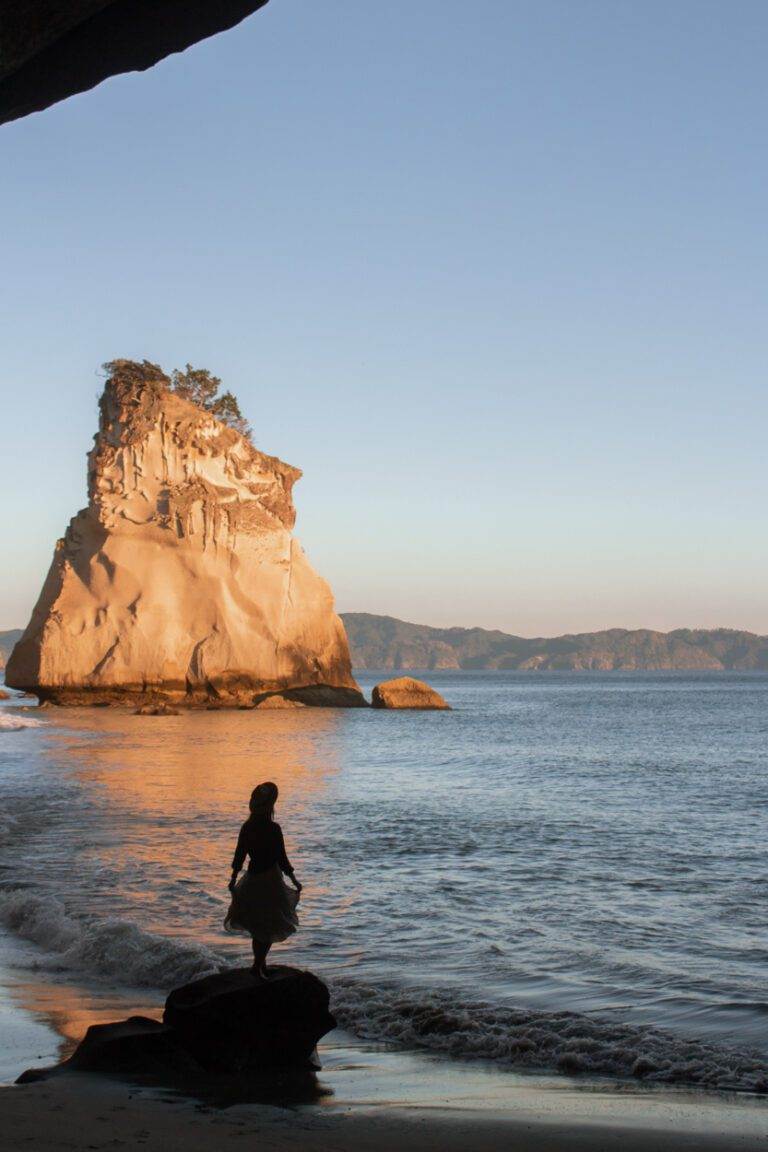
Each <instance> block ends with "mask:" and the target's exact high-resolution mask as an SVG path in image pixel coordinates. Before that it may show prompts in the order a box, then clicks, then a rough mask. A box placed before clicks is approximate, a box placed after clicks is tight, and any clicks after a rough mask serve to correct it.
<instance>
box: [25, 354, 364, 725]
mask: <svg viewBox="0 0 768 1152" xmlns="http://www.w3.org/2000/svg"><path fill="white" fill-rule="evenodd" d="M100 411H101V416H100V423H99V431H98V433H97V435H96V437H95V443H94V447H93V449H92V450H91V452H90V454H89V458H88V459H89V469H88V489H89V502H88V507H87V508H85V509H84V510H83V511H81V512H79V513H78V514H77V516H75V517H74V519H73V520H72V521H71V522H70V525H69V527H68V529H67V532H66V535H65V536H64V538H63V540H60V541H59V542H58V544H57V545H56V550H55V554H54V558H53V563H52V565H51V568H50V571H49V573H48V577H47V579H46V581H45V584H44V587H43V590H42V592H41V595H40V598H39V600H38V603H37V605H36V607H35V609H34V611H33V613H32V618H31V620H30V623H29V625H28V626H27V629H26V631H25V632H24V635H23V636H22V638H21V640H20V641H19V642H18V644H17V645H16V647H15V648H14V651H13V653H12V655H11V658H10V660H9V661H8V666H7V669H6V682H7V683H8V684H9V685H10V686H11V687H15V688H22V689H25V690H29V691H33V692H34V693H36V694H37V695H38V696H40V698H41V699H43V700H46V699H47V700H51V701H53V702H54V703H79V704H93V703H104V702H107V703H115V702H121V701H123V702H125V703H126V704H133V705H134V706H136V705H137V704H142V703H154V702H158V701H160V700H166V701H171V702H174V703H186V704H192V705H195V704H197V705H206V704H210V703H211V702H214V703H217V704H219V705H237V706H243V705H251V704H253V703H255V702H256V701H258V700H259V699H263V698H264V696H265V694H270V693H280V692H284V691H287V692H290V693H291V696H292V698H294V699H298V700H300V701H302V700H303V701H304V702H306V703H314V704H341V705H345V706H349V705H364V704H365V700H364V698H363V696H362V694H361V693H360V691H359V689H358V687H357V684H356V683H355V681H354V679H353V677H352V672H351V666H350V659H349V649H348V646H347V639H346V635H345V632H344V627H343V625H342V623H341V621H340V620H339V618H338V616H336V615H335V613H334V610H333V597H332V594H331V590H330V588H329V587H328V585H327V584H326V583H325V581H324V580H322V579H321V578H320V577H319V576H318V575H317V574H316V573H315V572H314V571H313V569H312V568H311V567H310V565H309V563H308V561H307V559H306V557H305V556H304V553H303V551H302V549H301V547H300V546H299V544H298V543H297V541H296V540H295V539H294V538H293V537H292V535H291V529H292V527H293V523H294V519H295V513H294V508H293V501H292V498H291V490H292V488H293V485H294V483H295V482H296V480H297V479H298V478H299V477H300V475H301V473H300V471H299V470H298V469H297V468H292V467H291V466H290V465H288V464H284V463H283V462H282V461H281V460H278V459H277V458H276V457H274V456H266V455H265V454H264V453H262V452H259V451H257V449H256V448H254V447H253V445H252V444H251V443H250V442H249V441H248V440H247V439H246V438H244V437H243V436H241V435H240V434H239V433H238V432H236V431H234V430H233V429H231V428H228V427H226V426H225V425H224V424H222V423H220V422H219V421H218V420H216V419H215V418H214V417H213V416H212V415H211V414H210V413H209V412H206V411H204V410H203V409H201V408H198V407H196V406H195V405H194V404H192V403H190V402H189V401H188V400H185V399H182V398H181V397H180V396H177V395H176V394H174V393H173V392H170V391H168V390H166V389H165V388H164V387H163V386H162V385H161V384H157V383H155V382H152V383H147V382H140V383H136V382H135V381H129V382H126V381H125V380H123V379H122V378H120V377H112V378H110V379H109V380H108V381H107V384H106V387H105V390H104V394H103V396H102V398H101V401H100Z"/></svg>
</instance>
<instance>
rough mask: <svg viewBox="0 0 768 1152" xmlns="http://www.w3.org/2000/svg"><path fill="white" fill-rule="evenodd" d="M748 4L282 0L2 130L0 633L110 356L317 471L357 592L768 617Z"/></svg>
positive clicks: (613, 616)
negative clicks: (205, 379) (205, 401)
mask: <svg viewBox="0 0 768 1152" xmlns="http://www.w3.org/2000/svg"><path fill="white" fill-rule="evenodd" d="M767 50H768V5H767V4H765V3H764V2H763V0H759V2H755V3H752V2H749V0H739V2H737V3H735V4H734V3H729V2H727V0H719V2H717V3H713V2H710V0H691V2H686V0H672V2H671V3H670V2H669V0H633V2H632V3H626V2H623V0H526V2H517V0H478V2H477V3H474V4H468V3H466V0H418V2H417V3H414V2H413V0H388V2H387V3H380V2H377V3H373V2H371V3H368V2H362V3H361V2H360V0H323V3H318V0H271V2H270V3H269V5H268V6H267V7H266V8H265V9H264V10H263V11H261V12H259V13H257V14H256V15H255V16H253V17H252V18H251V19H249V20H248V21H246V22H245V23H244V24H242V25H241V26H240V27H239V28H237V29H235V30H234V31H232V32H229V33H226V34H225V35H223V36H219V37H216V38H214V39H212V40H208V41H206V42H205V43H203V44H201V45H198V46H196V47H195V48H193V49H191V50H190V51H188V52H186V53H184V54H183V55H180V56H175V57H173V58H172V59H169V60H167V61H165V62H164V63H162V64H160V65H159V66H158V67H157V68H155V69H154V70H153V71H151V72H148V73H144V74H141V75H132V76H125V77H119V78H116V79H113V80H111V81H109V82H107V83H106V84H103V85H102V86H101V87H99V88H97V89H95V90H94V91H92V92H90V93H87V94H84V95H82V96H78V97H76V98H74V99H72V100H70V101H67V102H65V103H64V104H60V105H58V106H57V107H55V108H52V109H50V110H48V111H47V112H44V113H42V114H40V115H37V116H33V117H31V118H29V119H27V120H23V121H21V122H18V123H15V124H11V125H8V126H6V127H3V128H0V164H1V165H2V181H0V220H2V239H1V240H0V246H1V253H0V255H1V263H2V275H1V276H0V296H1V297H2V298H1V299H0V334H1V336H2V346H3V350H4V351H3V357H2V363H1V365H0V382H1V385H0V386H1V388H2V406H1V407H0V412H2V417H1V419H2V438H1V440H0V495H1V497H2V499H0V539H2V542H3V560H2V570H1V575H0V627H11V626H15V625H23V624H24V623H26V619H27V616H28V613H29V610H30V608H31V605H32V603H33V601H34V599H35V597H36V595H37V592H38V589H39V587H40V584H41V582H42V579H43V577H44V574H45V571H46V569H47V566H48V563H49V560H50V556H51V551H52V547H53V544H54V541H55V539H56V538H57V537H58V536H60V535H61V534H62V533H63V531H64V528H65V527H66V524H67V521H68V519H69V517H70V516H71V515H72V514H74V512H75V511H76V510H77V509H78V508H80V507H82V505H83V503H84V501H85V453H86V451H87V449H88V447H89V446H90V440H91V436H92V434H93V432H94V430H95V424H96V405H95V398H96V393H97V391H98V390H99V388H100V384H101V381H100V379H99V377H98V375H97V369H98V366H99V364H100V363H101V362H102V361H103V360H106V359H109V358H113V357H118V356H125V357H134V358H142V357H147V358H149V359H151V360H155V361H159V362H160V363H161V364H163V365H164V366H165V367H166V368H167V369H170V368H172V367H174V366H175V365H183V364H184V363H185V362H186V361H190V362H191V363H192V364H194V365H196V366H206V367H209V368H211V369H212V370H214V371H215V372H216V373H218V374H219V375H221V376H222V377H223V378H224V381H225V383H226V385H227V386H229V387H231V388H232V389H233V391H235V393H236V394H237V395H238V396H239V397H240V400H241V402H242V406H243V408H244V409H245V411H246V413H247V415H248V416H249V418H250V420H251V423H252V424H253V427H254V430H255V435H256V442H257V444H258V446H259V447H261V448H263V449H264V450H265V451H267V452H272V453H276V454H278V455H280V456H282V457H283V458H284V459H286V460H288V461H290V462H291V463H293V464H297V465H299V466H300V467H301V468H303V470H304V473H305V475H304V479H303V480H302V481H301V483H300V484H299V486H298V487H297V489H296V497H297V506H298V523H297V534H298V536H299V538H300V539H301V541H302V543H303V544H304V546H305V548H306V549H307V551H308V553H309V556H310V559H311V560H312V562H313V563H314V564H315V566H316V567H317V568H318V569H319V570H320V571H321V572H322V573H323V575H325V576H326V577H327V578H328V579H329V580H330V581H331V584H332V586H333V588H334V590H335V592H336V595H337V602H338V606H339V608H340V609H341V610H363V611H371V612H386V613H391V614H393V615H397V616H401V617H404V618H406V619H410V620H415V621H418V622H423V623H432V624H438V625H444V624H463V625H472V624H480V625H484V626H491V627H494V626H495V627H500V628H504V629H506V630H510V631H514V632H518V633H522V634H528V635H532V634H554V633H559V632H563V631H579V630H591V629H596V628H602V627H611V626H624V627H640V626H648V627H656V628H664V629H666V628H672V627H677V626H690V627H695V626H702V627H708V626H716V625H726V626H731V627H744V628H750V629H753V630H756V631H762V632H768V596H767V593H768V579H767V577H768V532H767V531H766V507H767V506H768V467H766V430H767V427H768V424H767V418H768V398H767V397H768V392H767V391H766V365H767V363H768V355H767V353H768V317H767V316H766V305H767V303H768V301H767V295H766V287H767V286H766V277H767V276H768V209H767V208H766V197H767V194H768V156H767V151H766V150H767V148H768V145H767V143H766V124H767V123H768V71H767V70H766V52H767Z"/></svg>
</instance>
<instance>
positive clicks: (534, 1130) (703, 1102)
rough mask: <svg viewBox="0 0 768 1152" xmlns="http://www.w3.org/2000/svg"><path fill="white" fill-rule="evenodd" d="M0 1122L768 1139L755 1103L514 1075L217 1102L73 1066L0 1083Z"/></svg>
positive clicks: (129, 1136) (190, 1149) (655, 1149)
mask: <svg viewBox="0 0 768 1152" xmlns="http://www.w3.org/2000/svg"><path fill="white" fill-rule="evenodd" d="M370 1087H371V1089H372V1092H371V1096H375V1095H376V1087H377V1084H376V1081H375V1078H374V1080H373V1081H372V1082H371V1084H370ZM379 1087H380V1084H379ZM0 1125H1V1126H2V1131H3V1134H4V1135H3V1148H7V1149H14V1150H15V1149H22V1148H34V1149H35V1152H65V1150H66V1152H72V1150H77V1152H79V1150H81V1149H82V1150H86V1149H88V1150H91V1149H93V1150H97V1149H104V1150H105V1152H106V1150H107V1149H115V1148H120V1147H141V1148H144V1149H146V1150H147V1152H168V1150H169V1149H185V1152H213V1150H227V1149H238V1150H240V1149H242V1148H243V1147H249V1146H250V1145H251V1144H253V1145H256V1146H258V1147H259V1148H263V1149H269V1150H271V1152H272V1150H273V1152H293V1150H295V1149H302V1152H346V1150H349V1152H352V1150H355V1152H357V1150H363V1152H365V1150H369V1152H389V1150H390V1149H394V1148H398V1149H403V1150H405V1149H408V1150H413V1152H427V1150H429V1152H437V1150H438V1149H440V1150H446V1152H460V1150H461V1152H464V1150H467V1149H473V1150H475V1152H486V1150H487V1152H491V1150H493V1152H496V1150H497V1149H502V1148H503V1149H508V1150H509V1152H565V1150H566V1149H583V1150H584V1152H598V1150H600V1152H613V1150H614V1149H615V1150H617V1152H618V1150H619V1149H621V1150H623V1152H660V1150H662V1149H663V1150H665V1152H675V1150H678V1149H679V1150H683V1149H692V1150H693V1149H697V1150H698V1149H701V1150H702V1152H705V1150H706V1152H739V1150H743V1152H751V1150H753V1149H755V1150H756V1149H763V1148H765V1147H766V1141H768V1112H766V1110H765V1108H764V1106H755V1105H753V1104H751V1103H750V1102H740V1103H732V1102H728V1103H723V1102H720V1101H717V1100H712V1099H708V1098H706V1097H702V1098H698V1099H697V1098H696V1097H693V1096H688V1095H684V1096H683V1095H681V1096H677V1095H674V1094H670V1095H664V1096H658V1095H655V1094H654V1095H653V1096H652V1097H649V1096H647V1095H644V1094H636V1093H634V1092H633V1091H632V1090H628V1091H626V1092H616V1091H600V1090H590V1091H584V1090H582V1089H578V1088H572V1087H564V1088H562V1089H558V1090H551V1089H550V1090H547V1091H544V1090H540V1089H536V1088H521V1087H520V1086H519V1085H516V1086H515V1087H514V1088H510V1089H509V1090H508V1102H507V1106H506V1107H505V1108H501V1107H500V1106H499V1102H495V1105H494V1106H492V1107H490V1106H489V1104H488V1101H484V1102H480V1101H475V1100H473V1099H472V1098H471V1096H470V1097H459V1098H455V1099H451V1098H445V1099H443V1100H436V1099H429V1100H423V1101H421V1102H419V1101H417V1100H413V1101H404V1100H399V1101H398V1100H383V1099H380V1100H373V1099H369V1100H368V1101H363V1100H361V1101H359V1102H358V1103H353V1102H347V1103H341V1102H336V1103H333V1104H327V1105H316V1106H299V1107H295V1108H275V1107H268V1106H263V1105H258V1106H256V1105H236V1106H233V1107H230V1108H227V1109H217V1108H213V1107H211V1106H209V1105H205V1104H201V1103H199V1102H196V1101H193V1100H188V1099H183V1098H179V1097H174V1096H173V1095H172V1094H170V1093H167V1094H166V1093H157V1092H150V1091H148V1090H142V1089H136V1088H135V1087H131V1086H129V1085H126V1084H122V1083H119V1082H115V1081H110V1080H104V1079H100V1080H96V1079H94V1078H93V1077H89V1076H84V1075H82V1074H77V1073H74V1074H71V1075H69V1076H66V1077H62V1078H60V1079H56V1080H52V1081H48V1082H43V1083H39V1084H31V1085H23V1086H15V1087H7V1088H3V1089H2V1090H0ZM249 1142H250V1143H249Z"/></svg>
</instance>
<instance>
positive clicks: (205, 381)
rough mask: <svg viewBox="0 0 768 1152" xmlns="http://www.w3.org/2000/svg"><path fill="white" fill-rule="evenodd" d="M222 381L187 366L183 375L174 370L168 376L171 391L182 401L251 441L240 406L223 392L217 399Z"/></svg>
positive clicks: (178, 370)
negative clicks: (193, 405) (208, 413)
mask: <svg viewBox="0 0 768 1152" xmlns="http://www.w3.org/2000/svg"><path fill="white" fill-rule="evenodd" d="M220 388H221V380H220V379H219V377H218V376H213V375H212V374H211V373H210V372H209V371H208V369H207V368H193V367H192V365H191V364H187V366H186V369H185V370H184V371H183V372H182V371H181V370H180V369H179V368H174V370H173V375H172V377H171V391H173V392H175V393H176V394H177V395H178V396H183V397H184V399H185V400H191V401H192V403H193V404H197V406H198V408H205V410H206V412H210V413H211V415H212V416H215V417H216V419H217V420H221V422H222V424H226V425H227V426H228V427H229V428H234V430H235V431H236V432H239V433H240V435H241V436H246V437H247V438H248V439H249V440H250V439H251V428H250V425H249V424H248V421H247V420H246V419H245V417H244V416H243V414H242V412H241V411H240V405H239V404H238V402H237V398H236V397H235V396H234V395H233V393H232V392H222V394H221V395H220V396H219V389H220Z"/></svg>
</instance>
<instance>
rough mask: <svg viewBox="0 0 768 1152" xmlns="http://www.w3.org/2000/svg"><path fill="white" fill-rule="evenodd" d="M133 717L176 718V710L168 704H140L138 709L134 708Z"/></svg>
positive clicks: (177, 712) (177, 713)
mask: <svg viewBox="0 0 768 1152" xmlns="http://www.w3.org/2000/svg"><path fill="white" fill-rule="evenodd" d="M133 714H134V716H178V715H179V710H178V708H173V707H172V706H171V705H170V704H166V703H164V702H161V703H159V704H142V705H141V707H140V708H136V709H135V711H134V713H133Z"/></svg>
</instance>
